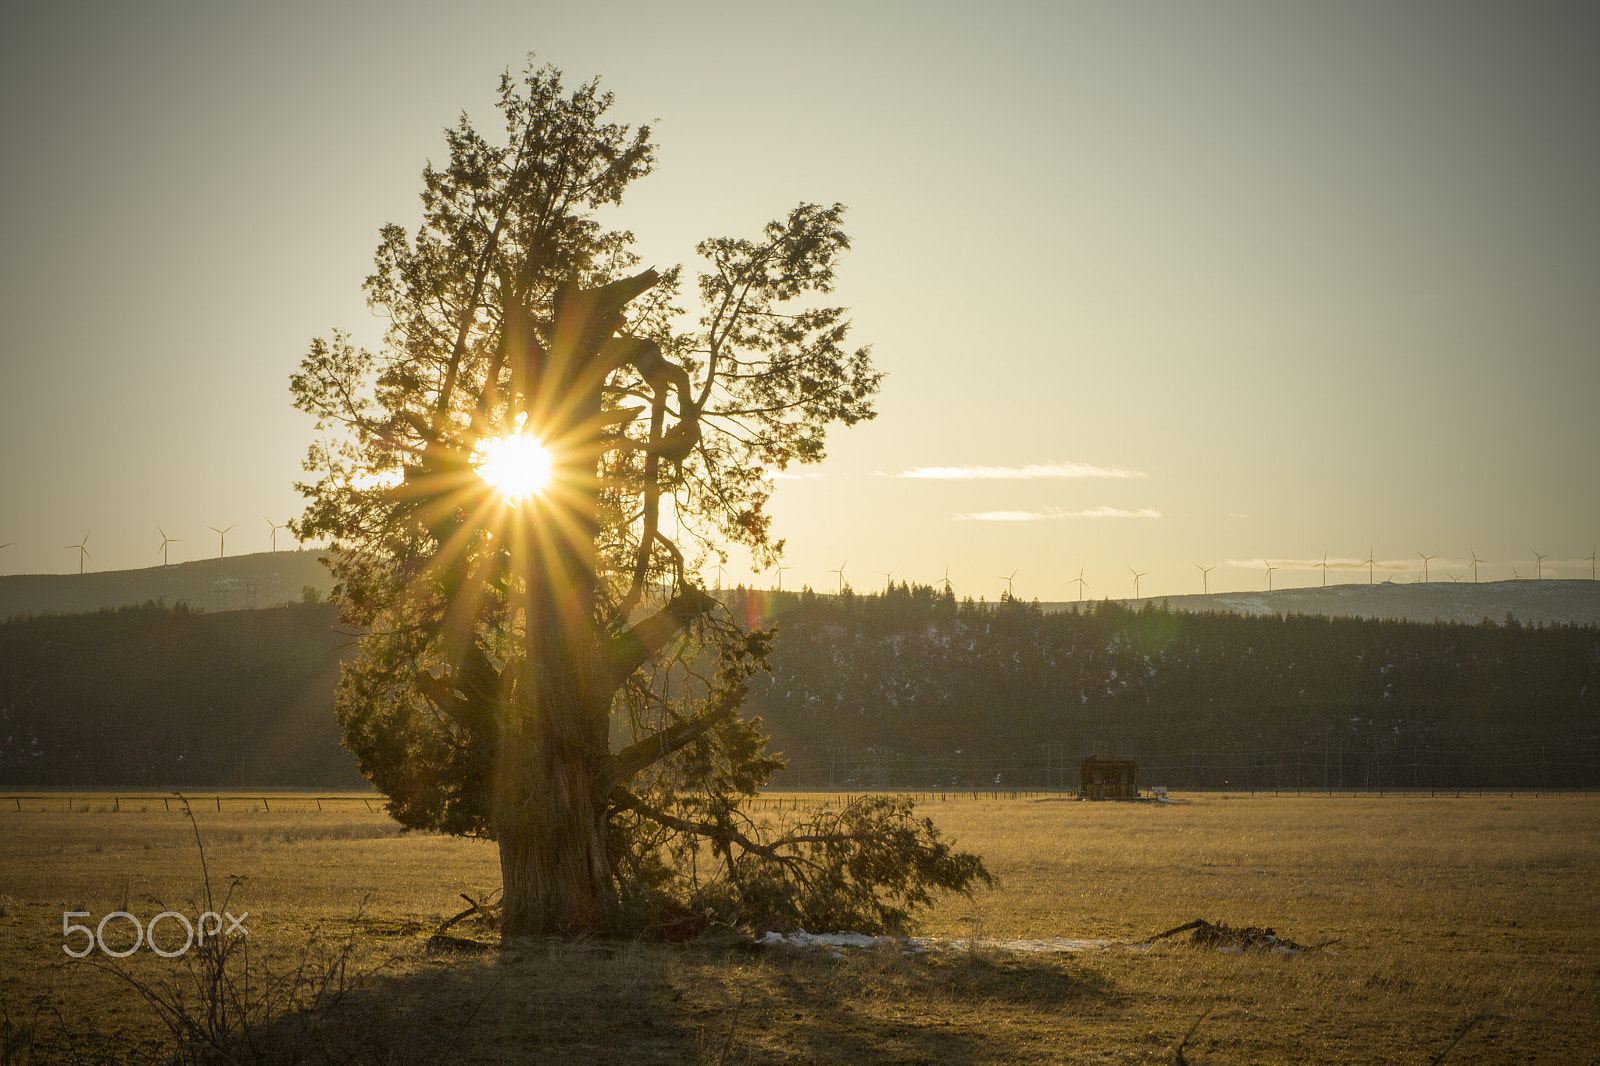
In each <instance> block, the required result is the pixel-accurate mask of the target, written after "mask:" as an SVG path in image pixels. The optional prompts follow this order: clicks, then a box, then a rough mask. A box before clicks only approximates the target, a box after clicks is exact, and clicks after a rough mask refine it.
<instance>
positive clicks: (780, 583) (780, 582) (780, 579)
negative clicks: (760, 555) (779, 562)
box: [777, 566, 794, 592]
mask: <svg viewBox="0 0 1600 1066" xmlns="http://www.w3.org/2000/svg"><path fill="white" fill-rule="evenodd" d="M793 569H794V567H792V566H780V567H778V568H777V570H778V591H779V592H782V591H783V572H784V571H785V570H793Z"/></svg>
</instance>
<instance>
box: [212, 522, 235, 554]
mask: <svg viewBox="0 0 1600 1066" xmlns="http://www.w3.org/2000/svg"><path fill="white" fill-rule="evenodd" d="M238 524H239V523H237V522H234V523H233V524H232V525H230V526H228V529H232V528H233V527H234V526H236V525H238ZM206 528H207V529H209V530H211V532H213V533H215V534H216V535H217V558H218V559H221V558H222V557H223V556H225V555H227V554H228V529H218V528H217V527H216V526H207V527H206Z"/></svg>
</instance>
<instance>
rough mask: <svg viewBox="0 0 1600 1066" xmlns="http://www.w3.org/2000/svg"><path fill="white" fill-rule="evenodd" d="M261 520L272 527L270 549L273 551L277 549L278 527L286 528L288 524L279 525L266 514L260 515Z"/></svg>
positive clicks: (230, 527)
mask: <svg viewBox="0 0 1600 1066" xmlns="http://www.w3.org/2000/svg"><path fill="white" fill-rule="evenodd" d="M261 520H262V521H263V522H265V523H266V524H267V525H269V526H271V527H272V550H273V551H277V550H278V530H280V529H288V528H289V527H288V525H287V524H285V525H281V526H280V525H278V524H277V523H276V522H274V521H273V520H272V519H270V518H268V517H267V516H266V515H262V516H261ZM228 528H229V529H232V528H233V527H232V526H229V527H228Z"/></svg>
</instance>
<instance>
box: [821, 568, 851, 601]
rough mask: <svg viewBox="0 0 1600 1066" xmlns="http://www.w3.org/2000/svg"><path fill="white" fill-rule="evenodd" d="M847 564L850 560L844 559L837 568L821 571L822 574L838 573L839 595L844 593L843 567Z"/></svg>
mask: <svg viewBox="0 0 1600 1066" xmlns="http://www.w3.org/2000/svg"><path fill="white" fill-rule="evenodd" d="M849 565H850V560H849V559H846V560H845V561H844V562H842V563H840V564H839V569H837V570H824V571H823V573H824V574H838V575H839V595H841V596H843V595H844V568H845V567H847V566H849Z"/></svg>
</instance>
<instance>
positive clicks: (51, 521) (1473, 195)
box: [0, 0, 1600, 600]
mask: <svg viewBox="0 0 1600 1066" xmlns="http://www.w3.org/2000/svg"><path fill="white" fill-rule="evenodd" d="M530 51H532V52H535V53H537V55H538V57H539V59H540V61H548V62H550V63H553V64H554V65H556V66H558V67H560V68H562V69H563V70H564V71H565V72H566V74H567V77H568V80H569V82H573V83H575V82H577V81H580V80H582V79H585V78H588V77H590V76H592V75H600V76H601V78H602V79H603V84H604V85H605V86H606V87H607V88H609V89H611V90H612V91H614V92H615V93H616V97H617V104H616V108H615V111H614V115H615V116H616V117H617V118H619V119H620V120H624V121H633V122H650V121H655V122H656V123H657V124H656V136H657V139H658V140H659V142H660V144H661V151H660V166H659V168H658V170H657V173H656V174H655V175H653V176H652V177H650V178H648V179H646V180H645V181H644V182H642V183H640V184H639V185H637V186H636V187H635V189H634V191H633V193H632V194H631V195H630V197H629V200H628V202H627V204H626V205H625V207H624V209H623V210H622V211H621V212H620V213H619V214H618V215H617V216H615V217H614V219H613V221H614V222H615V223H617V224H621V225H626V226H629V227H631V228H633V229H634V230H635V231H636V232H637V233H638V235H639V237H640V241H641V246H640V251H641V252H642V254H643V255H644V257H645V261H646V262H649V263H654V264H655V265H657V266H667V265H670V264H672V263H676V262H686V263H690V264H691V265H692V263H693V245H694V243H695V242H696V241H697V240H699V239H701V238H703V237H707V236H712V235H723V234H728V235H746V234H753V233H754V232H755V231H756V230H757V229H758V228H759V227H760V226H761V225H762V224H763V223H764V222H765V221H766V220H767V219H769V218H771V217H774V216H776V215H778V214H781V213H782V212H784V211H786V210H787V209H788V208H789V207H790V206H792V205H793V204H794V203H796V202H798V201H800V200H802V199H805V200H811V201H818V202H824V203H828V202H833V201H842V202H844V203H846V204H848V205H849V206H850V213H849V215H848V216H847V228H848V230H849V232H850V233H851V235H852V238H853V240H854V249H853V251H852V252H851V253H850V254H849V256H848V257H847V260H846V262H845V265H844V268H843V271H842V273H841V277H840V282H839V286H838V292H837V299H838V300H839V302H842V303H845V304H848V305H850V306H851V307H852V308H853V309H854V319H855V332H854V339H856V340H857V341H859V342H862V343H871V344H873V346H874V351H875V354H876V357H877V360H878V363H879V365H880V366H881V368H882V369H883V370H885V371H886V372H887V374H888V377H887V378H886V380H885V383H884V392H883V396H882V400H881V403H880V404H879V410H880V414H879V416H878V418H877V420H876V421H875V422H872V423H870V424H866V425H862V426H859V427H857V428H856V429H854V430H851V431H848V432H842V433H839V434H837V435H836V436H835V437H834V439H833V442H832V445H831V448H830V455H829V458H828V459H827V461H826V462H825V463H823V464H822V465H821V466H820V467H815V468H809V469H808V470H807V472H808V474H814V475H815V476H808V477H805V478H801V479H797V480H792V481H787V482H785V483H784V484H783V485H782V488H781V490H780V492H779V495H778V499H777V501H776V506H775V514H776V519H777V522H778V530H779V533H780V535H786V536H787V537H788V541H789V551H788V558H787V565H789V566H791V567H792V568H793V569H791V570H788V571H786V572H785V574H784V578H783V581H784V585H785V587H797V586H798V585H800V584H801V583H809V584H811V585H813V586H814V587H817V588H827V589H831V588H833V587H834V585H835V582H836V580H837V579H836V577H835V576H833V575H831V574H829V573H827V572H826V571H828V570H832V569H834V568H836V567H838V566H839V565H840V563H841V562H847V563H848V565H847V567H846V577H847V579H848V580H849V581H850V582H851V583H852V584H853V585H854V586H855V587H856V588H857V589H866V588H871V587H876V586H879V585H881V583H882V581H883V575H882V573H881V572H882V571H886V570H889V569H891V568H894V570H895V578H896V580H899V579H901V578H911V579H916V580H921V581H926V582H932V581H936V580H938V579H939V578H941V577H942V576H943V574H944V573H945V569H946V567H948V570H949V575H950V579H951V580H952V581H953V582H954V584H955V587H956V591H957V592H958V593H959V594H962V595H967V594H970V595H973V596H977V595H986V596H988V597H989V598H991V599H992V598H994V597H995V596H996V595H998V593H999V592H1000V591H1001V590H1002V589H1003V588H1004V587H1005V582H1004V581H1003V580H1002V579H1000V578H999V577H997V575H1002V574H1009V573H1011V572H1012V571H1013V570H1015V571H1016V579H1015V587H1016V591H1017V593H1018V594H1019V595H1023V596H1027V597H1033V596H1038V597H1040V598H1041V599H1047V600H1049V599H1071V598H1073V597H1075V596H1076V595H1077V594H1078V589H1077V587H1076V586H1075V585H1074V584H1073V583H1072V579H1073V578H1076V577H1077V576H1078V574H1079V571H1080V568H1082V573H1083V577H1084V579H1085V580H1086V581H1087V582H1088V586H1089V587H1088V591H1087V594H1088V595H1090V596H1095V597H1099V596H1113V597H1125V596H1128V595H1129V594H1131V592H1132V588H1133V579H1132V576H1131V574H1130V568H1132V569H1135V570H1138V571H1140V572H1147V573H1148V576H1147V577H1145V578H1144V579H1143V580H1142V582H1141V588H1140V591H1141V592H1142V593H1144V594H1145V595H1150V594H1156V595H1161V594H1176V593H1184V592H1198V591H1199V590H1200V587H1201V575H1200V571H1199V570H1197V569H1196V564H1204V565H1206V566H1215V567H1216V569H1215V570H1213V571H1212V572H1211V574H1210V579H1209V580H1210V588H1211V590H1212V591H1219V590H1223V589H1258V588H1261V587H1263V586H1264V583H1265V574H1264V564H1263V562H1262V560H1264V559H1265V560H1270V561H1271V562H1272V563H1273V564H1274V565H1276V566H1278V567H1280V569H1279V570H1278V571H1277V572H1276V573H1275V574H1274V576H1273V581H1274V584H1275V586H1278V587H1284V586H1287V585H1302V584H1319V583H1320V582H1321V581H1322V572H1321V571H1320V569H1309V568H1307V567H1308V566H1309V562H1310V561H1312V560H1319V561H1320V560H1321V559H1322V557H1323V553H1325V552H1326V553H1328V558H1329V561H1330V563H1331V564H1335V565H1336V566H1340V567H1341V568H1338V569H1334V570H1333V571H1332V574H1331V578H1330V580H1332V581H1340V580H1346V581H1349V580H1358V581H1365V580H1366V579H1367V570H1366V567H1365V565H1364V561H1365V560H1366V559H1367V557H1368V554H1369V552H1371V553H1373V555H1374V556H1375V558H1376V560H1377V562H1378V564H1379V565H1380V566H1387V567H1388V568H1389V569H1388V571H1387V572H1388V574H1389V576H1391V577H1393V578H1395V579H1396V580H1411V579H1412V578H1413V577H1414V576H1415V575H1416V573H1417V571H1418V569H1419V567H1420V565H1421V560H1420V559H1419V558H1418V552H1427V553H1428V554H1430V555H1433V554H1437V555H1438V556H1439V558H1437V559H1434V560H1433V561H1432V562H1431V563H1430V564H1429V568H1430V576H1431V577H1432V578H1434V579H1435V580H1445V579H1447V578H1446V575H1449V574H1454V575H1455V576H1457V577H1460V576H1462V575H1465V574H1467V573H1468V564H1467V560H1468V558H1469V552H1471V551H1476V553H1477V554H1478V556H1479V557H1480V558H1481V559H1483V560H1486V563H1485V564H1482V565H1480V568H1479V574H1480V577H1481V578H1482V579H1484V580H1489V579H1494V578H1509V577H1511V576H1512V573H1513V568H1515V569H1516V571H1517V572H1518V573H1520V574H1521V575H1522V576H1524V577H1528V576H1532V573H1533V569H1534V557H1533V551H1534V549H1537V550H1538V551H1540V552H1545V553H1549V556H1550V557H1549V558H1548V559H1547V560H1546V561H1545V563H1544V572H1545V576H1547V577H1548V576H1569V577H1579V576H1581V577H1588V576H1589V574H1590V563H1589V562H1588V561H1586V560H1587V557H1588V556H1589V555H1590V553H1591V552H1592V551H1593V550H1594V548H1595V547H1596V544H1597V543H1600V492H1597V491H1596V485H1597V462H1600V447H1597V445H1600V418H1597V417H1596V405H1597V400H1600V204H1597V196H1600V7H1596V6H1595V5H1593V4H1588V3H1577V4H1564V5H1556V4H1538V3H1519V4H1493V5H1491V4H1475V3H1466V2H1447V3H1391V2H1385V3H1371V4H1358V3H1349V2H1342V0H1341V2H1338V3H1326V4H1322V5H1319V6H1311V5H1304V4H1292V5H1291V4H1282V3H1276V2H1271V3H1254V4H1237V3H1231V4H1207V3H1194V2H1189V0H1184V2H1175V3H1115V4H1113V3H1103V4H1098V3H1097V4H1070V3H1039V4H1024V3H1011V4H1007V3H1000V4H985V5H983V6H981V7H980V6H979V5H975V4H974V5H958V4H933V3H915V4H909V3H908V4H892V5H891V4H872V5H867V6H866V10H865V11H863V10H861V9H860V8H859V6H858V5H856V4H838V5H829V4H818V3H808V4H804V5H757V4H748V3H729V4H683V3H676V4H662V3H637V4H635V3H587V4H572V3H562V4H545V3H540V2H537V0H532V2H530V0H519V2H517V3H507V4H472V3H463V4H454V5H450V7H449V8H448V10H447V9H446V7H445V6H444V5H440V4H436V3H426V4H423V3H415V4H406V3H395V2H386V3H364V4H361V3H352V4H340V3H329V2H325V0H319V2H316V3H286V2H278V3H273V4H233V3H215V2H204V3H201V2H192V3H160V2H141V3H137V4H127V3H101V4H83V3H71V2H61V3H52V4H37V5H28V6H14V7H13V8H11V9H9V10H8V14H7V19H6V32H5V34H4V36H3V38H0V90H3V94H4V95H3V98H4V99H5V101H6V106H5V108H4V110H3V112H0V137H3V144H4V152H5V155H4V167H3V171H0V182H3V191H4V195H3V197H0V226H3V230H0V233H3V244H0V247H3V258H0V270H3V279H0V322H3V324H4V331H3V333H0V344H3V351H4V362H3V374H4V376H3V378H0V383H3V387H0V448H3V449H4V454H5V455H6V456H8V460H7V462H6V463H5V464H4V466H3V471H0V543H5V542H8V541H9V542H12V543H11V544H10V546H9V547H6V548H3V549H0V573H35V572H72V571H76V569H77V567H78V553H77V552H76V551H75V550H71V549H68V548H67V547H66V545H69V544H75V543H77V542H79V541H80V540H81V539H82V538H83V536H84V534H85V533H88V534H89V540H88V542H87V547H88V549H89V551H90V553H91V554H92V559H91V560H90V561H89V567H90V568H91V569H119V568H131V567H140V566H149V565H154V564H156V563H158V562H159V559H160V556H159V553H158V551H157V548H158V546H159V544H160V541H161V537H160V534H159V533H158V532H157V527H158V526H159V527H161V528H163V529H165V531H166V533H167V534H168V535H169V536H170V537H173V538H178V543H175V544H173V545H172V546H171V553H172V559H173V561H178V560H181V559H192V558H197V557H201V556H206V555H212V556H214V555H215V554H216V553H217V551H218V546H219V545H218V537H217V535H216V534H215V533H213V532H211V531H210V530H209V529H207V527H208V526H217V527H226V526H228V525H229V524H233V523H236V524H237V525H236V526H235V528H234V530H233V531H232V532H231V533H229V534H228V539H227V548H228V552H229V554H234V553H241V552H246V551H260V550H264V549H265V548H266V547H267V544H268V536H269V529H268V524H269V523H268V522H267V521H266V520H265V518H264V516H270V517H271V519H272V521H273V522H282V521H284V520H285V518H287V517H288V516H289V515H291V514H294V513H297V512H298V509H299V500H298V497H297V495H296V494H295V492H294V491H293V489H292V487H291V482H292V481H293V479H294V478H295V477H296V476H297V475H298V473H299V460H300V457H301V456H302V455H303V453H304V448H305V445H306V444H307V443H308V440H309V437H310V425H309V422H308V420H307V419H305V418H304V417H303V416H301V415H299V414H298V413H297V412H295V411H294V410H293V409H292V408H291V406H290V403H289V395H288V389H287V381H288V377H289V374H290V373H291V371H292V370H293V369H294V368H295V366H296V365H297V364H298V362H299V359H300V357H301V356H302V355H303V354H304V352H305V350H306V348H307V345H308V344H309V342H310V341H311V339H312V338H313V337H315V336H319V335H320V336H326V335H327V334H328V333H329V332H330V331H331V330H332V329H333V328H335V327H342V328H347V329H350V330H352V331H353V332H354V333H355V335H356V336H357V338H358V339H362V340H365V341H367V342H368V343H371V342H373V341H375V340H376V339H377V336H378V333H379V329H378V325H377V323H376V322H375V320H374V319H373V318H372V316H371V314H370V312H369V311H368V310H367V308H366V305H365V302H364V299H363V296H362V292H361V281H362V279H363V278H364V277H365V276H366V275H367V273H368V272H369V268H370V265H371V256H372V252H373V250H374V248H375V247H376V243H377V232H378V228H379V226H381V225H382V224H383V223H385V222H388V221H395V222H399V223H401V224H402V225H405V226H407V227H408V228H410V227H412V226H414V225H415V221H416V217H417V213H418V201H417V193H418V191H419V190H420V180H419V175H420V173H421V169H422V166H423V163H424V161H425V160H426V159H427V158H429V157H430V156H431V157H433V158H435V159H439V158H442V155H443V151H442V138H441V130H442V128H443V127H444V126H446V125H448V124H450V123H452V122H453V121H454V119H455V118H456V116H457V115H458V114H459V113H460V112H461V111H463V110H465V111H467V112H468V113H470V114H471V115H472V116H473V117H474V118H475V119H476V120H478V122H479V124H480V125H481V126H482V127H484V128H498V122H497V119H498V115H497V114H496V113H495V112H494V111H493V108H492V100H493V90H494V87H495V83H496V79H497V77H498V75H499V74H500V73H501V72H502V71H504V70H505V69H506V68H508V67H510V68H513V69H520V68H521V67H522V66H523V63H524V57H525V55H526V53H528V52H530ZM1091 474H1092V475H1099V476H1085V475H1091ZM1108 474H1110V475H1115V476H1104V475H1108ZM285 546H287V538H286V535H285V534H283V533H281V532H280V533H279V547H280V548H281V547H285ZM1358 562H1360V563H1362V565H1360V566H1358V565H1357V563H1358ZM1297 563H1298V567H1299V568H1297ZM1384 573H1385V571H1383V570H1380V571H1379V578H1380V580H1381V579H1382V577H1383V576H1384ZM740 577H742V578H743V579H744V580H746V581H752V580H754V581H756V582H757V583H762V584H765V583H768V582H770V580H771V576H770V575H767V576H765V577H758V578H752V577H751V576H750V575H749V574H748V572H747V571H743V570H741V569H738V568H730V570H729V572H728V576H727V578H726V580H727V581H729V582H730V583H731V582H732V581H734V580H736V579H738V578H740Z"/></svg>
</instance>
